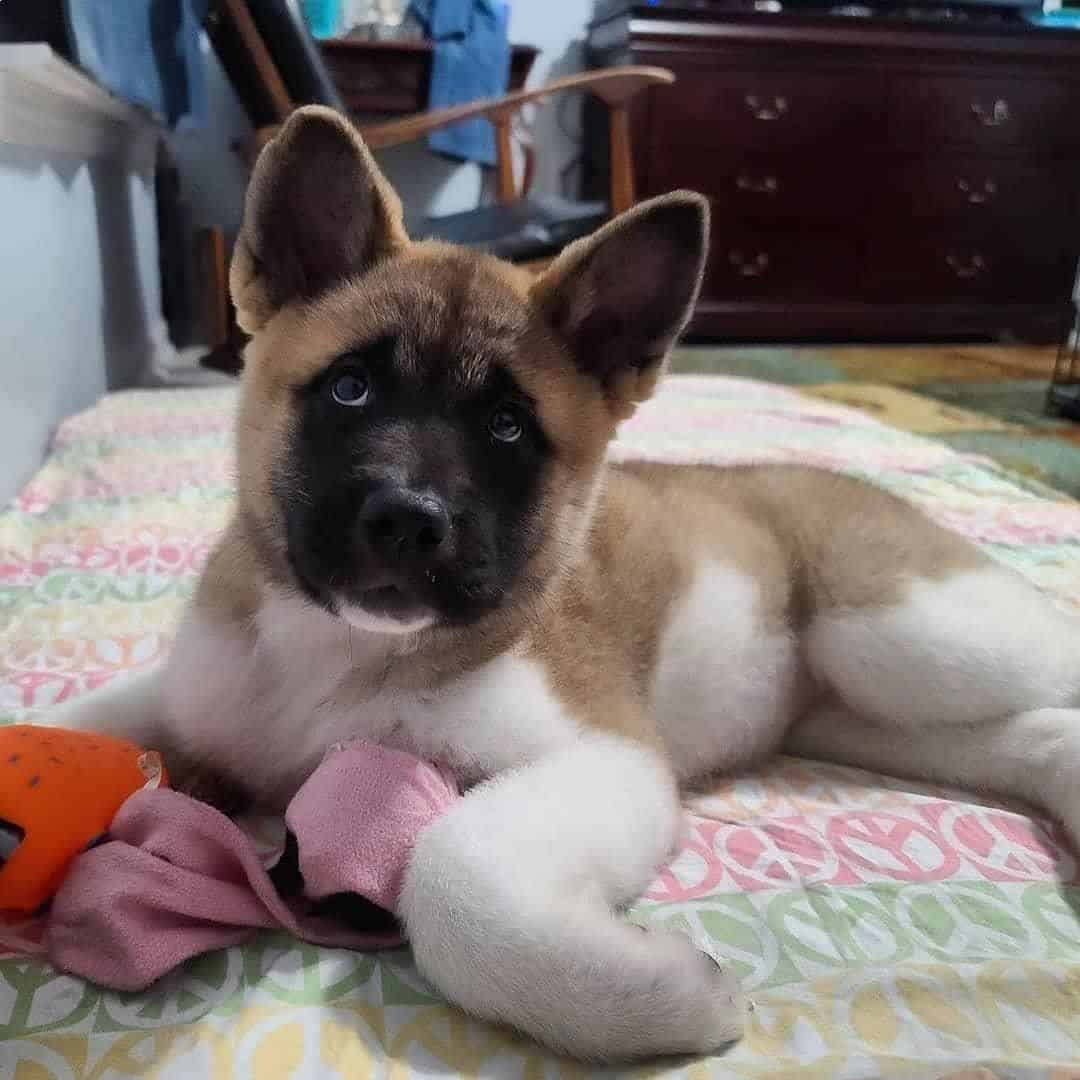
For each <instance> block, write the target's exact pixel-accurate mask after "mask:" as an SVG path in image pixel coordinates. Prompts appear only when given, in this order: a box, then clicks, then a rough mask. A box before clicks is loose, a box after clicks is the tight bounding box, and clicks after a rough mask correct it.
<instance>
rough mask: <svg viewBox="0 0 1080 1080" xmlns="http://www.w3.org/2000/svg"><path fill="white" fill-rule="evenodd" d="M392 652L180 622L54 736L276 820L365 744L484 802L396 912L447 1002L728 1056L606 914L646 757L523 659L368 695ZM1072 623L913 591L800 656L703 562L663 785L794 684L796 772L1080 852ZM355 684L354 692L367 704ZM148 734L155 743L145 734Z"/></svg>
mask: <svg viewBox="0 0 1080 1080" xmlns="http://www.w3.org/2000/svg"><path fill="white" fill-rule="evenodd" d="M413 647H414V643H413V639H412V638H411V636H410V635H407V634H405V635H401V634H394V635H390V634H377V633H371V632H366V631H363V630H358V629H355V628H349V627H348V626H347V624H346V623H344V622H343V621H342V620H339V619H335V618H334V617H332V616H330V615H328V614H326V613H325V612H323V611H321V610H318V609H316V608H314V607H312V606H310V605H307V604H305V603H303V602H301V601H298V600H296V599H295V598H291V597H286V596H275V597H271V598H270V599H269V600H268V601H267V603H266V604H265V605H264V606H263V608H262V609H261V610H260V613H259V616H258V620H257V624H256V626H254V627H252V628H251V629H250V631H239V630H231V631H224V630H222V629H221V628H220V627H219V626H217V625H216V624H212V623H210V622H209V621H207V619H206V618H205V617H204V616H201V615H199V614H198V613H197V612H196V613H194V614H193V615H191V616H190V617H189V620H188V622H187V623H186V624H185V626H184V628H183V629H182V630H181V632H180V635H179V638H178V640H177V643H176V647H175V649H174V652H173V654H172V657H171V659H170V661H169V664H168V667H167V669H166V670H165V672H164V673H163V674H162V675H160V676H155V675H153V674H150V675H147V676H144V677H141V678H137V679H134V680H129V681H128V682H127V683H126V684H125V685H124V686H123V687H120V688H117V689H115V690H111V691H106V692H104V693H102V694H97V695H92V696H90V697H88V698H86V699H81V700H80V701H79V702H77V703H75V704H74V705H73V706H71V707H69V708H67V709H63V710H59V711H58V713H56V714H54V716H53V717H51V719H52V720H54V721H55V722H58V723H64V724H68V725H72V726H87V727H106V728H108V729H110V730H114V731H116V730H119V731H127V732H130V733H132V734H134V735H135V736H136V737H138V738H140V739H142V740H143V741H153V742H155V744H157V745H161V746H163V747H164V748H165V750H166V753H167V752H168V747H169V744H170V743H169V740H172V744H173V745H175V746H177V747H178V748H181V749H183V750H186V751H187V752H189V753H190V752H197V753H201V754H203V755H205V756H206V757H207V758H208V759H209V760H211V761H212V762H215V763H218V764H221V765H223V766H224V767H226V768H230V769H241V770H244V771H246V772H247V775H248V778H249V781H250V782H252V783H253V784H254V785H255V786H257V787H258V788H259V789H260V790H262V791H264V792H268V793H271V794H272V795H273V796H274V797H275V798H277V799H278V800H279V801H284V800H285V799H286V798H287V797H288V795H289V794H290V793H291V791H292V790H294V789H295V787H296V786H297V785H298V784H299V782H300V781H302V779H303V778H304V776H306V775H307V773H308V772H310V770H311V769H312V768H314V767H315V765H317V763H318V761H319V759H320V758H321V756H322V754H323V753H324V752H325V750H326V748H327V747H328V746H329V745H331V744H332V743H334V742H338V741H341V740H342V739H347V738H349V737H351V736H357V735H360V736H365V737H367V738H371V739H377V740H380V741H382V742H385V743H388V744H390V745H396V746H400V747H403V748H406V749H409V750H412V751H414V752H416V753H418V754H421V755H424V756H429V757H433V758H437V759H440V760H443V761H445V762H447V763H448V764H450V765H451V766H453V767H455V768H457V769H458V770H459V772H460V773H461V775H462V776H463V777H465V778H467V779H474V778H481V777H488V776H493V777H495V779H492V780H489V781H487V782H484V783H481V784H480V785H479V786H477V787H475V788H473V789H472V790H471V791H470V792H469V793H468V794H467V795H466V797H465V798H464V799H463V800H462V801H461V802H460V804H458V805H457V806H456V807H455V808H454V809H452V810H451V811H450V812H449V813H448V814H447V815H446V816H445V817H444V818H443V819H441V820H440V821H439V822H437V823H436V824H435V825H433V826H432V827H431V828H429V829H428V830H427V831H426V832H425V833H424V834H423V835H422V836H421V837H420V839H419V841H418V843H417V846H416V850H415V852H414V856H413V860H412V863H411V865H410V868H409V872H408V875H407V881H406V887H405V890H404V894H403V896H402V906H401V910H402V913H403V916H404V918H405V920H406V923H407V926H408V930H409V934H410V937H411V939H412V942H413V946H414V950H415V953H416V957H417V961H418V963H419V965H420V968H421V970H422V971H423V972H424V973H425V974H426V975H427V976H428V977H429V978H430V979H431V980H432V981H433V982H434V983H435V985H436V986H438V987H439V988H440V989H441V990H442V991H443V992H444V993H445V994H446V995H447V996H448V997H449V998H450V1000H452V1001H454V1002H456V1003H458V1004H460V1005H461V1006H463V1007H464V1008H466V1009H468V1010H470V1011H472V1012H474V1013H476V1014H477V1015H479V1016H482V1017H485V1018H488V1019H492V1020H496V1021H500V1022H503V1023H507V1024H512V1025H514V1026H516V1027H518V1028H520V1029H522V1030H524V1031H526V1032H529V1033H531V1034H533V1035H535V1036H536V1037H538V1038H540V1039H542V1040H544V1041H545V1042H547V1043H548V1044H550V1045H552V1046H556V1047H559V1048H561V1049H564V1050H567V1051H568V1052H570V1053H572V1054H575V1055H577V1056H579V1057H583V1058H595V1059H603V1060H608V1059H615V1058H619V1059H625V1058H631V1057H638V1056H648V1055H652V1054H657V1053H663V1052H678V1051H705V1050H710V1049H713V1048H715V1047H718V1046H720V1045H721V1044H723V1043H724V1042H726V1041H728V1040H730V1039H732V1038H734V1037H737V1035H738V1034H739V1032H740V1030H741V1025H742V1006H741V1003H740V1001H739V999H738V995H737V994H736V992H735V990H734V987H733V985H732V980H731V977H730V975H729V974H728V973H726V972H724V971H722V970H720V969H719V968H718V967H717V966H716V965H715V964H714V963H713V962H712V961H710V960H708V959H706V958H705V957H703V956H702V955H701V953H700V952H699V951H698V950H697V948H696V947H695V946H694V945H693V944H692V943H690V942H689V941H687V940H685V939H682V938H679V937H676V936H670V935H664V934H644V933H642V932H640V931H638V930H636V929H634V928H632V927H630V926H629V925H628V924H626V923H625V922H623V921H622V920H620V919H619V918H618V917H617V916H616V915H615V914H614V909H616V908H617V907H619V906H620V905H622V904H625V903H626V902H628V901H629V900H630V899H631V898H633V897H634V896H635V895H636V894H637V893H638V892H639V891H640V890H641V889H642V888H643V887H644V886H645V884H646V883H647V881H648V879H649V876H650V875H651V874H652V873H653V871H654V870H655V868H656V866H657V865H658V864H659V863H660V862H662V861H663V859H664V858H665V856H666V855H667V853H668V852H669V851H670V849H671V846H672V844H673V842H674V840H675V838H676V834H677V827H678V811H677V807H676V797H675V787H674V781H673V778H672V776H671V775H670V774H669V772H668V770H667V768H666V767H665V766H664V764H663V763H662V762H661V761H660V760H659V759H658V758H657V757H656V756H655V755H654V754H653V753H652V752H651V751H648V750H645V749H643V748H642V747H639V746H636V745H634V744H632V743H630V742H628V741H626V740H624V739H621V738H619V737H616V736H612V735H600V734H596V733H589V732H585V731H582V730H580V729H579V727H578V725H577V724H576V722H575V720H574V718H573V717H572V716H571V715H569V714H568V712H567V711H566V709H565V708H564V706H563V705H562V704H561V702H560V701H559V700H558V698H557V696H556V695H555V694H554V693H553V690H552V688H551V686H550V685H549V682H548V678H547V675H546V673H545V671H544V670H543V669H542V668H541V667H540V666H539V665H538V664H537V663H536V662H535V661H533V660H530V659H527V658H526V657H524V656H521V655H516V654H514V653H512V652H511V653H507V654H504V655H502V656H500V657H498V658H497V659H495V660H493V661H491V662H490V663H488V664H486V665H484V666H483V667H481V668H479V669H478V670H476V671H474V672H472V673H470V674H467V675H464V676H462V677H460V678H458V679H456V680H452V681H451V682H449V683H448V684H446V685H445V686H442V687H440V688H438V689H435V690H431V691H428V692H424V693H409V694H403V693H400V692H391V691H389V690H386V689H378V687H379V686H380V681H379V672H380V671H382V670H383V669H384V668H385V665H386V664H387V662H388V660H389V659H391V658H392V657H400V656H402V655H405V656H407V654H408V652H409V650H410V649H411V648H413ZM1078 660H1080V626H1078V624H1077V622H1076V621H1074V620H1070V619H1067V618H1066V617H1065V616H1063V615H1060V614H1059V613H1057V612H1056V611H1054V610H1053V609H1052V607H1051V606H1050V605H1049V603H1048V602H1046V601H1045V600H1044V599H1043V598H1042V597H1040V596H1039V595H1038V594H1037V593H1036V592H1035V590H1034V589H1032V588H1031V587H1029V586H1028V585H1026V584H1024V583H1023V582H1022V581H1020V580H1019V579H1018V578H1016V577H1014V576H1012V575H1011V574H1009V573H1007V572H1006V571H1004V570H997V569H991V570H984V571H979V572H977V573H969V574H961V575H958V576H955V577H953V578H951V579H948V580H945V581H940V582H932V581H922V582H916V583H913V584H912V585H911V587H910V589H909V592H908V594H907V596H906V598H905V599H904V600H903V601H902V602H901V603H899V604H896V605H894V606H892V607H888V608H881V609H870V610H863V611H857V612H856V611H840V612H833V613H827V614H823V615H819V616H817V617H816V618H814V619H813V621H812V623H811V625H810V627H809V628H808V630H807V632H806V635H805V638H804V640H803V641H802V642H801V643H800V645H799V649H798V651H797V650H796V649H795V647H794V645H793V642H792V641H791V640H790V639H789V638H787V637H786V636H785V635H783V634H779V633H776V632H769V631H768V630H767V629H766V628H765V627H764V625H763V623H762V620H761V618H760V614H759V610H758V594H757V590H756V588H755V586H754V585H753V584H752V583H751V582H749V581H748V580H746V579H745V578H744V577H742V576H740V575H739V574H738V573H737V572H736V571H733V570H731V569H729V568H725V567H723V566H721V565H717V564H704V565H703V566H702V568H701V572H700V574H699V575H698V578H697V579H696V581H695V582H694V584H693V586H692V587H691V589H690V590H689V591H688V593H687V595H686V596H685V597H683V598H682V600H681V602H680V603H679V604H678V605H677V606H676V608H675V610H674V612H673V614H672V617H671V620H670V623H669V625H668V627H667V628H666V630H665V633H664V635H663V638H662V642H661V648H660V656H659V663H658V670H657V672H656V676H655V683H654V688H653V704H654V706H655V708H656V709H657V710H658V720H659V722H660V725H661V728H662V731H663V734H664V736H665V738H666V740H667V742H668V744H669V746H670V747H671V750H672V754H673V757H674V761H675V764H676V766H677V768H678V769H679V771H680V772H681V773H683V774H689V773H692V772H696V771H700V769H702V768H705V767H717V766H723V767H728V768H736V767H738V766H739V765H741V764H744V763H745V762H746V761H748V760H751V759H752V758H753V757H755V756H757V755H758V754H760V753H761V752H762V751H764V750H766V749H768V748H769V747H771V746H772V745H773V744H774V743H775V741H776V739H777V737H778V734H779V732H780V731H781V730H782V729H783V726H784V723H785V721H788V722H790V721H792V720H793V719H794V718H795V711H796V707H797V701H798V698H799V690H800V686H801V683H802V680H803V677H804V675H805V672H803V671H801V670H800V663H801V662H803V661H805V666H806V667H808V668H809V669H810V671H811V672H812V673H813V675H814V676H815V677H816V679H817V681H818V682H819V684H820V686H821V688H822V690H823V692H825V693H826V694H831V695H832V701H831V702H828V701H827V702H825V703H824V704H822V705H820V706H818V707H816V708H815V709H813V710H812V711H811V713H810V714H809V715H808V716H807V717H806V718H804V719H803V720H802V721H801V722H800V723H798V724H796V725H795V727H794V729H793V730H792V731H791V732H790V733H789V735H788V746H789V747H790V748H792V749H794V750H796V751H797V752H801V753H806V754H810V755H812V756H823V757H828V758H831V759H834V760H840V761H848V762H851V763H854V764H859V765H864V766H867V767H870V768H876V769H880V770H883V771H889V772H902V773H909V774H912V775H915V776H919V777H927V778H931V779H938V780H946V781H958V782H960V783H964V784H968V785H971V786H974V787H985V788H987V789H989V790H992V791H997V792H1002V793H1006V794H1013V795H1020V796H1022V797H1025V798H1029V799H1031V800H1033V801H1037V802H1040V803H1041V804H1043V805H1046V806H1049V807H1050V808H1051V809H1052V810H1054V811H1055V812H1056V813H1058V814H1059V815H1060V816H1061V817H1062V818H1063V819H1064V820H1065V822H1066V824H1067V825H1068V826H1069V828H1070V829H1071V830H1072V833H1073V836H1074V838H1076V837H1080V795H1078V794H1077V784H1076V778H1077V776H1078V775H1080V709H1076V708H1054V707H1051V706H1064V705H1076V704H1077V686H1078V681H1080V680H1078V676H1080V665H1078V663H1077V661H1078ZM372 687H375V689H372ZM159 736H160V738H158V737H159Z"/></svg>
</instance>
